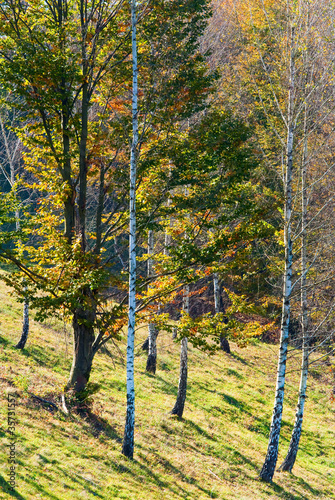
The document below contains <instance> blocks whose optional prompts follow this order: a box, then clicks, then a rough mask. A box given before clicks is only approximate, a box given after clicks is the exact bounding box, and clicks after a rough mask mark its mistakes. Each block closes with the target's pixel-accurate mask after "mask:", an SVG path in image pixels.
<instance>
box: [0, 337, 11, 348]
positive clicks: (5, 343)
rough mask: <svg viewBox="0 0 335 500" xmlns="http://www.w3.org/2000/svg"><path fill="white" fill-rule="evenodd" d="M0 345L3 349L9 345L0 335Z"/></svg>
mask: <svg viewBox="0 0 335 500" xmlns="http://www.w3.org/2000/svg"><path fill="white" fill-rule="evenodd" d="M0 344H1V345H2V346H4V347H7V346H8V345H9V341H8V340H7V339H5V338H4V337H1V335H0Z"/></svg>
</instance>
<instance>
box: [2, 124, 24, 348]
mask: <svg viewBox="0 0 335 500" xmlns="http://www.w3.org/2000/svg"><path fill="white" fill-rule="evenodd" d="M0 127H1V133H2V138H3V142H4V145H5V150H6V156H7V161H8V164H9V172H10V176H9V177H8V176H7V175H6V178H7V180H8V182H9V184H10V186H11V188H12V187H13V186H14V184H15V155H16V154H17V150H18V147H19V144H20V140H19V139H17V141H16V144H15V147H14V151H13V149H11V147H10V144H9V142H8V137H7V134H6V129H5V126H4V123H3V119H2V117H1V114H0ZM4 173H5V172H4ZM15 219H16V222H15V225H16V231H19V230H20V212H19V210H16V211H15ZM24 289H25V291H26V290H27V286H26V285H25V286H24ZM28 335H29V300H28V299H27V297H26V298H25V300H24V306H23V321H22V332H21V337H20V340H19V341H18V343H17V344H16V346H15V347H16V348H17V349H24V348H25V345H26V342H27V339H28Z"/></svg>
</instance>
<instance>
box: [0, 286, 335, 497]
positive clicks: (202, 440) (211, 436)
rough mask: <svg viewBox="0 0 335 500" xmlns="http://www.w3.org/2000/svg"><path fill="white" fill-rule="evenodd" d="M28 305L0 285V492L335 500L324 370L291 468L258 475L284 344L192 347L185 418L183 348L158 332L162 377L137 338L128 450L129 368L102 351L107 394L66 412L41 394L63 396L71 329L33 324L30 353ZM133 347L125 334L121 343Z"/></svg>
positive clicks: (101, 378)
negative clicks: (179, 409)
mask: <svg viewBox="0 0 335 500" xmlns="http://www.w3.org/2000/svg"><path fill="white" fill-rule="evenodd" d="M21 308H22V306H21V305H20V304H17V303H16V302H15V301H14V299H13V298H11V297H10V296H9V294H8V291H7V290H6V289H5V287H4V286H3V285H1V288H0V370H1V371H0V397H1V408H0V411H1V417H0V418H1V420H0V424H1V427H0V437H1V440H2V446H1V448H0V474H1V487H2V489H1V490H0V498H1V499H7V498H11V497H13V498H17V499H26V500H37V499H43V500H63V499H64V500H79V499H84V500H85V499H90V500H91V499H96V498H97V499H99V498H100V499H106V500H114V499H129V500H130V499H134V500H135V499H136V500H142V499H143V500H144V499H145V500H156V499H159V500H163V499H164V500H165V499H166V500H175V499H197V500H198V499H199V500H205V499H210V498H218V499H221V500H233V499H238V500H261V499H282V498H285V499H291V500H293V499H294V500H298V499H303V500H305V499H306V500H307V499H315V498H318V499H327V500H330V499H332V498H335V477H334V474H335V452H334V438H335V403H333V402H332V400H331V394H332V387H331V385H330V381H331V374H330V372H329V368H328V367H327V366H323V367H319V368H317V369H316V368H314V369H313V370H312V374H311V377H310V382H309V397H308V399H307V402H306V418H305V421H304V428H303V435H302V439H301V447H300V451H299V455H298V460H297V463H296V465H295V467H294V471H293V474H284V473H276V475H275V477H274V483H273V484H271V485H269V484H266V483H262V482H260V481H259V480H258V478H257V475H258V472H259V470H260V468H261V465H262V463H263V460H264V456H265V453H266V447H267V440H268V432H269V424H270V418H271V413H272V405H273V397H274V384H275V372H276V361H277V360H276V356H277V346H269V345H266V344H261V343H259V342H255V343H254V344H253V345H250V346H249V347H247V348H245V349H240V348H238V347H236V346H235V345H232V351H233V354H232V355H231V356H227V355H225V354H223V353H220V354H217V355H215V356H214V357H208V356H207V355H205V354H202V353H200V352H199V351H196V350H195V349H193V348H190V362H189V389H188V399H187V403H186V408H185V413H184V419H183V420H178V419H175V418H172V417H171V416H169V411H170V410H171V408H172V407H173V404H174V402H175V397H176V390H177V384H178V366H179V346H178V345H177V344H174V343H173V341H172V340H171V339H170V337H169V335H167V334H164V333H163V334H160V336H159V337H158V342H159V363H158V371H157V375H156V376H152V375H147V374H146V373H145V371H144V368H145V354H144V353H142V351H141V350H140V345H141V341H142V340H144V338H145V330H144V329H142V330H141V331H139V332H138V335H137V344H138V347H137V354H138V356H137V358H136V431H135V441H136V450H135V456H134V461H133V462H131V461H129V460H127V459H126V458H124V457H123V456H122V455H121V453H120V449H121V442H122V434H123V426H124V419H125V401H126V393H125V387H126V386H125V365H124V359H123V357H122V356H121V355H120V354H119V353H118V351H117V349H116V348H115V347H114V346H112V345H111V346H109V350H110V352H111V353H112V354H113V357H112V358H111V357H109V356H108V355H107V354H98V355H97V357H96V359H95V363H94V369H93V373H92V378H91V381H92V382H94V383H95V382H98V383H99V384H100V385H101V386H100V390H99V392H98V393H97V394H95V395H94V403H93V406H92V411H91V412H88V413H87V412H86V413H85V412H82V413H79V414H78V413H76V412H72V413H71V415H70V416H68V417H67V416H65V415H64V414H63V413H62V412H61V411H57V410H56V409H55V408H54V407H51V406H48V405H47V404H46V403H44V402H42V401H40V400H39V399H36V398H35V397H33V396H32V394H34V395H35V396H39V397H40V398H42V399H45V400H49V401H52V402H54V403H56V404H57V405H58V406H60V404H59V394H60V392H61V388H62V387H63V386H64V384H65V382H66V379H67V375H68V372H69V367H70V364H71V345H68V341H67V340H66V335H65V333H64V331H63V328H62V326H61V325H60V326H58V327H57V328H56V326H55V325H53V326H50V325H49V326H46V325H44V326H42V325H39V324H37V323H34V322H33V321H32V325H31V336H30V339H29V341H28V344H27V347H26V349H25V351H24V352H19V351H17V350H16V349H15V348H14V347H13V346H14V345H15V343H16V342H17V339H18V335H19V331H20V326H21ZM119 345H120V349H121V352H122V353H123V354H124V353H125V338H124V339H123V341H122V342H121V343H120V344H119ZM296 356H299V351H298V352H296V354H295V357H292V358H291V359H290V361H289V366H288V370H289V373H288V379H287V390H286V399H285V401H286V403H285V413H284V417H283V428H282V437H281V442H280V458H279V462H280V461H281V460H282V459H283V458H284V455H285V452H286V450H287V447H288V443H289V438H290V432H291V428H292V424H293V419H294V407H295V404H296V398H297V385H298V378H299V359H298V357H296ZM8 388H12V390H16V392H17V408H16V417H17V427H16V436H17V442H16V453H17V460H18V465H17V469H16V471H17V489H16V492H15V493H14V494H9V493H6V491H7V481H8V480H9V464H8V446H6V444H8V442H9V441H8V433H7V400H6V398H7V392H6V391H7V390H8Z"/></svg>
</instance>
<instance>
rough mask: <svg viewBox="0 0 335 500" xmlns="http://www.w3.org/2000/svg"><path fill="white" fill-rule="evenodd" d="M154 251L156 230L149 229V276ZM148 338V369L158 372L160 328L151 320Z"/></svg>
mask: <svg viewBox="0 0 335 500" xmlns="http://www.w3.org/2000/svg"><path fill="white" fill-rule="evenodd" d="M153 253H154V232H153V231H152V230H150V231H149V234H148V254H149V258H148V278H150V277H152V276H153V261H152V258H151V257H150V256H151V255H152V254H153ZM148 333H149V335H148V339H149V349H148V358H147V365H146V371H147V372H150V373H156V365H157V345H156V339H157V336H158V333H159V330H158V328H157V327H156V325H155V323H153V322H150V323H149V325H148Z"/></svg>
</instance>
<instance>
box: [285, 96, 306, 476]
mask: <svg viewBox="0 0 335 500" xmlns="http://www.w3.org/2000/svg"><path fill="white" fill-rule="evenodd" d="M307 146H308V145H307V107H306V105H305V120H304V153H303V159H302V172H301V184H302V186H301V190H302V197H301V240H302V241H301V328H302V361H301V376H300V386H299V396H298V404H297V408H296V414H295V421H294V427H293V431H292V436H291V441H290V445H289V449H288V452H287V455H286V457H285V460H284V462H283V463H282V465H281V466H280V467H279V470H282V471H289V472H291V470H292V468H293V465H294V462H295V459H296V457H297V453H298V448H299V441H300V436H301V429H302V421H303V417H304V406H305V399H306V389H307V378H308V358H309V336H308V314H307V313H308V309H307V264H306V261H307V255H306V253H307V252H306V251H307V248H306V245H307V242H306V223H307V192H306V169H307Z"/></svg>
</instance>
